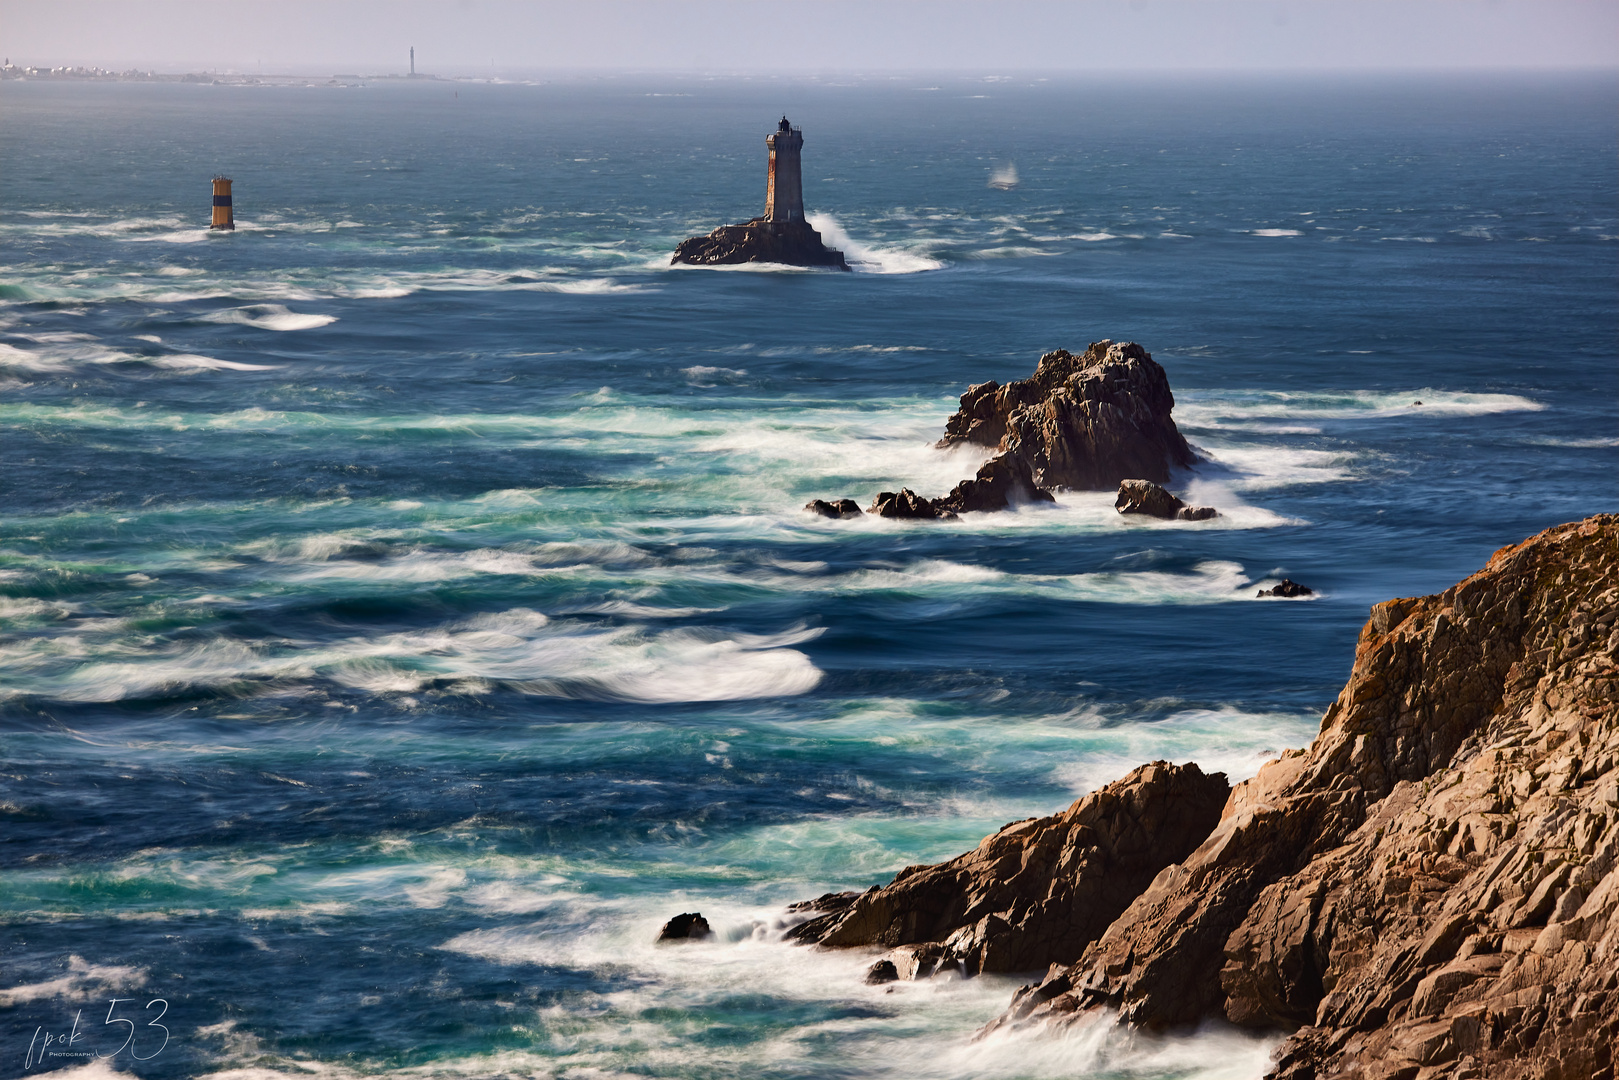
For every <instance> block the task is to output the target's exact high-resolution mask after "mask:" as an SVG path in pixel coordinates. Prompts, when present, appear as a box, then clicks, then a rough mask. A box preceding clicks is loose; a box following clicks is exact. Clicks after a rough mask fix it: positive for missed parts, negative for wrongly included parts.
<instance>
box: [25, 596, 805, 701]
mask: <svg viewBox="0 0 1619 1080" xmlns="http://www.w3.org/2000/svg"><path fill="white" fill-rule="evenodd" d="M821 633H822V631H821V630H820V629H818V628H805V627H795V628H791V629H789V630H786V631H784V632H782V633H779V634H765V635H758V634H745V633H737V632H734V631H732V632H726V631H721V630H717V629H712V628H703V627H681V628H678V629H671V630H664V631H660V632H648V631H646V630H645V629H644V628H642V627H637V626H600V625H596V624H591V623H583V622H579V621H575V620H560V619H559V620H551V619H548V618H547V617H546V616H544V615H542V614H540V613H539V612H535V611H530V610H528V609H524V608H516V609H512V610H510V611H506V612H501V613H496V614H489V615H480V616H476V617H474V618H472V619H468V620H465V621H462V622H459V623H452V624H447V625H445V626H441V627H437V628H433V629H429V630H421V631H411V632H406V633H397V634H385V635H380V636H377V637H371V638H352V639H349V640H346V641H340V642H336V643H333V644H329V645H324V646H315V645H306V646H304V647H302V648H298V647H294V648H292V649H291V650H290V651H289V650H286V649H284V648H275V647H256V646H249V645H246V644H243V643H241V642H234V641H222V640H213V641H209V642H206V643H204V644H200V645H186V646H179V645H171V646H169V647H167V648H159V649H124V648H117V647H114V648H111V649H109V650H107V652H106V653H105V654H104V656H103V658H102V659H99V660H96V661H90V662H83V663H78V664H75V665H73V666H72V667H70V668H69V669H68V670H66V671H63V672H61V673H58V674H49V673H46V672H42V671H38V672H37V673H36V671H37V669H40V668H42V667H47V666H50V667H55V666H59V664H47V661H52V660H55V661H60V659H61V656H60V647H61V645H62V641H61V639H52V640H50V641H49V642H46V643H43V644H41V643H35V642H29V643H27V644H25V646H24V648H27V649H31V650H33V651H32V652H31V653H28V654H21V655H18V654H15V653H14V654H12V655H7V656H5V657H4V663H5V665H6V666H7V668H8V669H10V670H11V671H12V672H13V676H14V677H13V678H12V679H10V680H9V682H8V684H7V686H6V687H5V688H4V689H3V690H0V700H3V699H4V698H10V697H16V696H19V695H22V694H28V693H35V694H39V693H43V694H47V695H49V696H51V697H54V698H56V699H58V700H64V701H86V702H89V701H120V700H126V699H130V698H142V697H149V696H151V695H153V694H163V693H171V692H174V691H176V690H179V689H182V688H185V687H199V686H212V687H224V686H229V685H231V684H232V683H239V682H242V681H244V680H257V681H264V680H272V681H273V680H297V681H308V680H311V679H315V678H322V677H323V678H327V679H330V680H331V681H333V682H335V683H338V684H340V685H345V686H352V687H355V688H357V689H364V690H368V691H370V692H372V693H411V692H415V691H417V690H420V689H421V688H423V687H424V686H426V685H428V684H429V683H432V682H436V681H451V682H455V681H460V682H464V683H473V684H475V685H474V686H473V687H470V688H471V689H476V685H481V684H483V683H487V682H498V683H501V684H502V685H505V686H508V687H510V688H512V689H514V690H517V691H520V692H522V693H528V694H536V695H541V696H551V697H571V698H586V699H592V700H606V701H640V702H648V703H656V702H681V701H730V700H737V699H744V698H769V697H783V696H792V695H796V694H803V693H806V692H808V691H810V690H812V689H814V688H815V686H816V685H817V684H818V683H819V682H820V681H821V672H820V670H819V669H817V668H816V667H815V665H814V664H813V663H811V662H810V659H809V657H807V656H805V655H804V654H803V653H801V652H799V651H798V650H796V649H793V648H791V647H790V646H792V645H796V644H800V643H802V642H805V641H808V640H811V639H813V638H815V637H817V636H819V635H820V634H821ZM46 645H48V646H50V648H51V650H52V651H53V652H54V655H53V654H52V652H45V651H43V650H44V649H45V647H46ZM29 676H32V677H29Z"/></svg>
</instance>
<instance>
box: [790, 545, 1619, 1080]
mask: <svg viewBox="0 0 1619 1080" xmlns="http://www.w3.org/2000/svg"><path fill="white" fill-rule="evenodd" d="M1616 651H1619V516H1616V515H1603V516H1598V517H1594V518H1590V519H1588V520H1586V521H1583V522H1577V523H1573V524H1569V525H1563V526H1559V527H1557V528H1554V529H1549V530H1547V531H1546V532H1543V533H1541V534H1539V535H1537V536H1535V537H1532V538H1530V539H1529V540H1526V541H1524V542H1523V543H1521V544H1517V545H1514V546H1512V547H1508V548H1503V549H1502V550H1501V551H1498V552H1497V553H1496V554H1495V555H1494V556H1493V557H1492V558H1491V559H1490V561H1489V563H1488V564H1487V565H1486V566H1485V567H1484V568H1483V569H1482V570H1480V571H1479V572H1478V573H1476V574H1474V575H1472V576H1471V577H1469V578H1467V579H1466V580H1464V581H1462V582H1461V583H1459V584H1458V585H1456V586H1454V587H1452V588H1450V589H1447V590H1446V591H1444V592H1442V593H1439V594H1437V595H1433V596H1426V597H1419V598H1414V599H1401V600H1391V601H1387V602H1385V603H1381V604H1378V605H1376V606H1375V607H1373V609H1372V613H1371V618H1370V620H1369V621H1368V622H1367V624H1366V626H1365V628H1364V629H1363V631H1362V632H1361V636H1360V641H1359V644H1358V646H1357V649H1356V656H1355V665H1354V668H1353V671H1352V673H1351V675H1350V678H1349V682H1348V684H1347V685H1346V686H1345V687H1344V689H1343V691H1342V693H1341V694H1340V695H1339V696H1338V699H1337V701H1335V702H1334V703H1333V705H1332V706H1331V707H1330V708H1329V709H1328V710H1327V712H1326V715H1325V716H1324V717H1323V719H1322V724H1321V732H1320V735H1319V736H1318V737H1317V738H1316V740H1315V741H1314V743H1312V744H1311V746H1310V747H1309V748H1308V749H1305V750H1295V751H1290V752H1288V753H1286V754H1284V755H1283V756H1282V757H1281V758H1279V759H1278V760H1276V761H1273V762H1271V763H1270V764H1268V765H1267V766H1265V767H1264V768H1263V769H1261V770H1260V772H1259V775H1258V776H1256V777H1254V778H1253V779H1251V780H1248V781H1245V782H1243V783H1241V784H1239V785H1237V786H1236V787H1235V788H1234V789H1233V790H1232V791H1231V792H1230V795H1229V797H1228V798H1227V799H1226V801H1225V803H1224V806H1223V808H1222V810H1221V811H1220V814H1219V818H1218V821H1217V823H1215V824H1214V825H1213V827H1212V830H1211V831H1210V832H1209V833H1208V834H1207V835H1206V836H1205V837H1204V838H1203V839H1202V840H1201V842H1200V843H1198V844H1197V846H1196V848H1195V850H1192V851H1191V852H1190V853H1189V854H1186V855H1184V856H1182V855H1179V854H1178V853H1176V852H1175V851H1174V841H1173V840H1169V841H1168V842H1167V843H1166V844H1165V849H1164V850H1163V851H1162V852H1160V855H1162V856H1165V857H1164V859H1163V865H1164V869H1162V870H1161V871H1160V872H1158V873H1157V874H1156V876H1155V877H1153V878H1152V880H1151V882H1150V884H1148V885H1146V886H1145V888H1144V889H1143V890H1142V891H1141V892H1140V893H1139V894H1138V895H1136V896H1135V897H1134V898H1133V899H1132V900H1130V901H1129V902H1128V904H1127V906H1125V907H1124V908H1123V909H1122V912H1121V913H1120V914H1118V916H1117V917H1110V919H1109V921H1108V923H1107V925H1106V927H1105V929H1102V928H1097V929H1096V930H1095V931H1089V930H1086V929H1083V928H1085V927H1095V926H1096V923H1097V919H1096V917H1095V916H1096V915H1097V914H1099V913H1105V906H1104V905H1100V904H1097V903H1096V902H1095V901H1094V900H1092V901H1090V906H1089V907H1088V908H1086V910H1085V911H1084V912H1081V911H1079V909H1078V908H1076V909H1075V911H1076V913H1077V914H1076V917H1075V920H1074V925H1075V926H1078V927H1081V928H1082V929H1079V930H1078V931H1077V935H1078V936H1084V935H1085V934H1086V933H1087V932H1090V933H1094V937H1093V938H1092V939H1091V940H1089V941H1087V942H1085V943H1084V944H1083V946H1082V952H1081V955H1080V956H1079V957H1078V959H1077V961H1075V960H1070V959H1069V958H1068V956H1067V955H1061V954H1062V953H1065V952H1066V953H1067V954H1069V955H1071V954H1072V953H1073V951H1074V950H1075V948H1076V936H1075V935H1074V934H1069V935H1066V936H1064V935H1061V934H1058V935H1053V934H1050V933H1049V932H1043V933H1042V934H1032V935H1026V936H1025V938H1024V939H1023V940H1020V941H1017V942H1010V941H1005V940H1003V941H1002V942H1001V944H1000V945H999V946H996V947H997V948H999V949H1000V950H1001V951H1002V952H1003V953H1010V954H1013V955H1015V956H1016V957H1017V961H1018V963H1021V964H1023V965H1025V969H1028V968H1032V967H1036V966H1038V963H1046V964H1050V965H1051V966H1050V967H1049V969H1048V971H1047V973H1046V975H1045V977H1044V978H1043V979H1042V980H1041V981H1040V982H1039V983H1038V984H1034V985H1030V986H1026V987H1024V988H1023V990H1021V991H1019V992H1018V994H1017V995H1016V997H1015V998H1014V1000H1013V1002H1012V1004H1011V1007H1010V1008H1009V1009H1008V1010H1007V1011H1006V1012H1005V1013H1004V1014H1003V1015H1002V1016H1001V1017H1000V1018H998V1019H997V1020H996V1021H994V1022H993V1023H992V1024H991V1025H989V1027H988V1028H987V1029H986V1031H988V1030H996V1029H1006V1028H1029V1027H1036V1026H1042V1027H1048V1028H1058V1029H1060V1028H1064V1027H1068V1026H1071V1025H1073V1024H1075V1023H1081V1022H1090V1021H1093V1020H1096V1021H1100V1020H1103V1018H1104V1017H1106V1016H1109V1015H1116V1017H1117V1018H1118V1020H1120V1021H1122V1022H1124V1023H1127V1024H1132V1025H1139V1026H1143V1027H1148V1028H1165V1027H1172V1026H1179V1025H1186V1024H1193V1023H1197V1022H1199V1021H1202V1020H1204V1019H1207V1018H1210V1017H1224V1018H1227V1019H1229V1020H1230V1021H1232V1022H1234V1023H1237V1024H1241V1025H1244V1026H1249V1027H1256V1028H1272V1029H1281V1030H1286V1031H1290V1032H1291V1034H1290V1036H1289V1037H1288V1039H1287V1040H1286V1041H1285V1042H1284V1043H1283V1044H1282V1046H1281V1047H1280V1048H1279V1050H1278V1052H1277V1057H1276V1059H1275V1066H1274V1071H1273V1074H1272V1075H1274V1076H1276V1077H1278V1078H1280V1080H1307V1078H1314V1077H1323V1078H1325V1077H1337V1076H1343V1077H1364V1078H1368V1080H1370V1078H1390V1080H1392V1078H1399V1080H1412V1078H1418V1077H1420V1078H1421V1080H1429V1078H1439V1077H1450V1078H1456V1080H1464V1078H1472V1077H1485V1076H1488V1077H1491V1078H1495V1077H1503V1078H1517V1077H1525V1078H1527V1077H1545V1078H1559V1077H1568V1078H1573V1077H1581V1078H1586V1077H1604V1076H1605V1077H1611V1076H1612V1075H1613V1067H1614V1066H1613V1047H1614V1045H1615V1044H1616V1042H1619V955H1616V954H1619V919H1616V915H1619V874H1616V873H1615V867H1616V864H1619V828H1616V826H1619V664H1616V661H1615V654H1616ZM1146 768H1147V769H1150V770H1164V771H1166V772H1167V771H1168V770H1172V769H1174V767H1173V766H1159V765H1155V766H1149V767H1146ZM1182 768H1183V769H1187V770H1190V769H1192V768H1194V767H1192V766H1185V767H1182ZM1187 775H1188V776H1189V775H1190V774H1189V773H1188V774H1187ZM1199 775H1201V774H1199ZM1120 785H1123V786H1124V789H1127V790H1130V791H1133V792H1135V793H1136V795H1137V796H1138V799H1137V805H1136V809H1135V810H1134V811H1133V813H1135V814H1136V815H1137V816H1138V817H1140V818H1141V819H1143V820H1151V819H1155V818H1156V817H1157V816H1158V815H1163V814H1165V813H1166V811H1167V807H1168V806H1169V805H1170V803H1169V802H1168V801H1167V799H1168V794H1167V793H1168V791H1169V790H1170V787H1169V786H1166V785H1165V784H1164V783H1163V782H1161V781H1157V780H1156V779H1155V780H1154V782H1148V783H1143V776H1142V770H1137V773H1134V774H1132V775H1131V777H1127V778H1126V779H1125V780H1122V781H1119V782H1118V784H1115V785H1110V786H1109V787H1108V788H1105V789H1103V791H1102V792H1098V793H1097V795H1094V796H1089V797H1088V799H1097V798H1098V797H1099V796H1103V795H1104V794H1106V793H1109V792H1116V790H1118V789H1120ZM1159 800H1165V801H1159ZM1086 803H1087V800H1085V799H1082V800H1080V802H1079V803H1076V804H1075V806H1074V807H1073V808H1070V810H1069V811H1068V812H1067V815H1069V816H1073V815H1076V813H1077V812H1078V811H1079V809H1080V807H1082V806H1084V805H1086ZM1176 812H1177V813H1179V812H1180V811H1176ZM1063 818H1064V815H1059V816H1058V819H1063ZM1058 819H1040V820H1039V821H1037V822H1035V823H1033V824H1032V825H1031V824H1029V823H1023V824H1021V825H1017V826H1009V827H1008V828H1007V829H1003V830H1002V831H1001V832H1000V833H997V834H996V836H994V837H991V838H988V839H986V841H985V842H984V844H981V845H980V847H979V849H978V852H977V853H969V855H966V856H962V857H961V858H960V859H957V860H954V861H952V862H951V863H946V864H943V865H942V866H941V867H932V868H908V869H907V870H905V871H903V872H902V873H901V874H900V875H899V876H898V877H896V879H895V881H894V883H893V884H891V885H890V886H888V887H887V888H886V889H883V890H876V891H875V892H868V893H865V894H857V899H856V900H854V901H851V902H849V903H848V904H846V905H845V906H846V907H847V908H848V910H847V912H845V913H844V914H842V916H841V917H840V918H838V919H837V920H836V921H834V922H832V923H829V924H825V923H824V924H823V928H822V931H817V932H812V933H803V934H801V937H807V938H808V939H810V940H818V941H821V942H822V943H823V944H829V945H837V944H857V943H863V944H900V943H901V942H899V941H898V940H890V939H891V938H893V933H892V931H891V930H882V931H879V932H878V933H876V934H872V933H870V932H863V933H853V932H849V931H844V930H842V928H843V927H844V926H845V924H848V925H850V926H851V928H852V927H854V926H857V925H858V926H868V927H870V926H878V925H879V924H881V922H882V920H881V918H866V919H864V921H858V920H856V918H855V913H856V912H858V911H866V912H884V911H901V912H902V913H903V901H904V897H905V896H906V894H907V893H908V892H914V891H915V888H914V886H909V883H911V882H918V883H920V882H924V881H935V882H942V881H944V880H946V879H950V880H954V881H956V882H958V883H959V886H960V888H959V895H958V896H956V897H948V896H947V897H943V898H940V897H935V898H932V899H930V900H929V904H931V905H932V909H933V910H950V911H954V910H956V908H957V907H959V908H960V909H961V911H962V912H963V915H962V918H964V917H966V915H968V914H972V913H974V912H976V911H978V910H979V909H978V908H974V907H973V906H972V902H973V899H974V898H975V897H981V896H990V895H993V896H994V901H993V903H992V904H991V905H989V906H992V907H995V908H996V909H997V910H998V911H1010V912H1013V913H1014V915H1015V914H1016V913H1019V912H1026V911H1029V910H1034V909H1036V908H1038V907H1039V905H1040V904H1041V903H1043V902H1044V900H1043V898H1045V897H1049V896H1051V895H1053V894H1055V893H1058V892H1060V891H1062V890H1063V889H1068V890H1069V891H1070V892H1072V893H1075V894H1076V895H1080V894H1083V895H1087V896H1090V895H1092V894H1090V893H1085V892H1084V880H1083V876H1082V875H1078V874H1076V872H1075V866H1076V865H1077V864H1076V863H1075V862H1074V861H1073V860H1067V861H1064V860H1062V859H1052V858H1050V857H1049V854H1043V853H1045V852H1049V849H1050V847H1051V843H1052V841H1051V840H1050V836H1051V834H1052V833H1053V830H1054V828H1055V824H1056V823H1057V822H1058ZM1195 820H1196V815H1195V814H1189V815H1187V818H1186V821H1187V824H1188V826H1191V825H1192V824H1193V823H1194V821H1195ZM1152 835H1157V834H1156V833H1153V834H1152ZM1066 843H1067V844H1068V847H1069V848H1070V849H1076V850H1077V848H1078V847H1079V846H1081V845H1075V844H1074V843H1073V842H1072V841H1066ZM1042 845H1044V846H1042ZM1065 850H1066V849H1065ZM980 853H982V854H980ZM1151 861H1152V860H1151V859H1145V860H1144V861H1143V864H1150V862H1151ZM1030 867H1033V868H1034V872H1033V873H1029V872H1028V869H1029V868H1030ZM974 868H976V869H974ZM967 871H972V872H967ZM1020 873H1022V874H1024V877H1019V874H1020ZM1059 879H1061V880H1059ZM1002 886H1004V887H1005V888H1004V889H1002V888H1001V887H1002ZM998 889H999V890H1000V891H997V890H998ZM1008 889H1009V890H1010V892H1007V891H1006V890H1008ZM827 899H829V898H823V900H827ZM885 905H886V907H885ZM952 905H954V906H952ZM913 906H914V905H913ZM982 906H984V905H982V904H980V907H982ZM989 917H998V918H1000V920H1001V921H1000V922H999V923H994V922H986V923H984V924H983V925H984V927H985V929H983V930H974V931H972V933H973V934H976V937H975V938H973V939H972V940H975V941H981V942H983V943H984V946H985V948H986V949H987V948H988V947H989V943H990V942H993V941H994V940H995V939H996V934H997V933H998V934H1000V935H1001V936H1002V938H1003V939H1004V938H1005V936H1006V935H1007V934H1008V933H1009V929H1008V928H1015V927H1016V926H1018V925H1020V924H1019V923H1017V922H1016V921H1015V920H1014V919H1008V918H1007V917H1005V916H1004V915H1001V916H994V915H993V913H989V912H986V913H985V914H984V915H983V916H981V918H989ZM823 918H824V917H823ZM960 921H961V920H960V918H958V919H956V920H955V922H960ZM950 924H951V920H948V919H947V920H944V921H943V922H942V923H940V922H939V921H938V920H935V923H934V925H936V926H938V927H939V929H941V930H949V932H950V933H951V934H952V935H957V937H956V938H947V939H946V941H945V942H940V943H939V944H940V947H941V949H940V955H941V956H943V955H945V952H946V950H947V948H948V942H949V941H952V940H958V938H959V939H960V940H961V941H962V942H966V936H963V935H961V934H960V930H959V927H958V928H955V929H951V925H950ZM807 925H813V924H807ZM889 925H890V926H892V925H893V920H892V919H890V922H889ZM901 925H909V924H907V923H905V922H904V920H903V919H901ZM801 929H802V928H801ZM823 931H824V932H823ZM885 933H886V934H888V935H889V936H888V937H885V936H884V934H885ZM1044 940H1050V941H1057V942H1059V943H1060V944H1059V945H1054V946H1052V947H1050V948H1042V946H1041V945H1040V942H1041V941H1044ZM968 943H969V944H970V942H968ZM913 951H914V950H913ZM955 951H956V953H963V955H964V958H965V957H966V956H970V952H965V953H964V951H963V950H962V949H960V948H957V949H956V950H955ZM986 954H987V953H986ZM1037 962H1038V963H1037ZM991 969H992V968H991V967H989V966H986V965H985V964H984V963H983V962H982V961H980V970H991ZM998 969H999V970H1006V969H1004V968H998ZM918 973H921V972H920V969H918ZM969 973H970V972H969Z"/></svg>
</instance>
